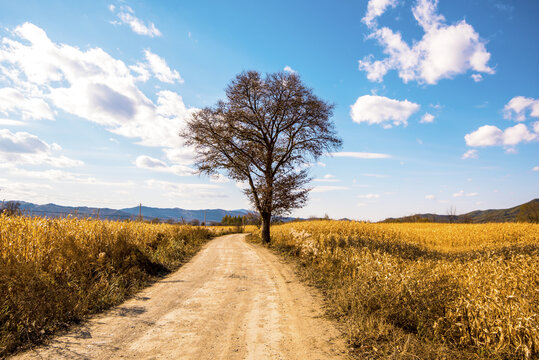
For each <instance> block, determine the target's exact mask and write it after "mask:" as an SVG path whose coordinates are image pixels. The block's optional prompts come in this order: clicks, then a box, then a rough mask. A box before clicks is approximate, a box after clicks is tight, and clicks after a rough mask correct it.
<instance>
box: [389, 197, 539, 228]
mask: <svg viewBox="0 0 539 360" xmlns="http://www.w3.org/2000/svg"><path fill="white" fill-rule="evenodd" d="M521 210H522V211H523V212H522V213H521ZM524 212H525V213H524ZM538 215H539V199H533V200H532V201H530V202H527V203H525V204H521V205H518V206H515V207H512V208H509V209H489V210H475V211H471V212H469V213H466V214H461V215H453V216H452V215H438V214H415V215H411V216H404V217H400V218H387V219H385V220H383V221H382V222H437V223H449V222H458V223H478V224H480V223H487V222H514V221H517V220H528V221H533V222H537V216H538ZM519 216H520V217H521V218H519ZM523 216H524V217H525V219H523V218H522V217H523Z"/></svg>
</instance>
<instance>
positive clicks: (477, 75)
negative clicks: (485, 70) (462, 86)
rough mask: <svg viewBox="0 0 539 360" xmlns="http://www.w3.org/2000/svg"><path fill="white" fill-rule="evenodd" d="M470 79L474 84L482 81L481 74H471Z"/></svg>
mask: <svg viewBox="0 0 539 360" xmlns="http://www.w3.org/2000/svg"><path fill="white" fill-rule="evenodd" d="M471 78H472V79H473V81H475V82H480V81H482V80H483V75H481V74H472V75H471Z"/></svg>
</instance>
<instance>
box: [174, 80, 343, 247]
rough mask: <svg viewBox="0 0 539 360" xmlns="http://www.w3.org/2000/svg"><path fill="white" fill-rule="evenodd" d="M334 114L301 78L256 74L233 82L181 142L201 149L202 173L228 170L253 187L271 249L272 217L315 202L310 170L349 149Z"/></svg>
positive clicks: (195, 116)
mask: <svg viewBox="0 0 539 360" xmlns="http://www.w3.org/2000/svg"><path fill="white" fill-rule="evenodd" d="M332 113H333V105H331V104H329V103H327V102H325V101H323V100H321V99H319V98H318V97H317V96H315V95H314V94H313V92H312V90H311V89H309V88H307V87H306V86H304V85H303V83H302V82H301V80H300V78H299V76H298V75H296V74H290V73H283V72H279V73H273V74H268V75H267V76H266V77H265V78H262V76H261V75H260V73H258V72H256V71H248V72H243V73H241V74H239V75H237V76H236V78H235V79H233V80H232V81H231V83H230V84H229V85H228V87H227V88H226V99H225V100H221V101H218V102H217V104H216V105H215V106H213V107H206V108H204V109H202V110H199V111H198V112H196V113H194V114H193V116H192V118H191V119H190V120H188V121H187V126H186V128H185V130H183V131H182V132H181V133H180V136H181V137H182V138H183V139H184V140H185V141H186V144H187V145H190V146H193V147H194V148H195V150H196V154H197V156H196V161H195V166H196V168H197V169H198V170H199V172H200V173H205V174H208V175H211V174H215V173H217V171H218V170H224V171H225V172H226V173H227V175H228V176H229V177H230V178H232V179H234V180H236V181H239V182H244V183H246V184H248V188H247V189H246V190H244V192H245V194H246V195H247V196H248V198H249V200H250V201H251V203H252V204H253V205H254V207H255V209H256V210H257V211H258V213H259V214H260V218H261V221H262V240H263V241H264V242H266V243H269V242H270V239H271V238H270V224H271V218H272V216H275V215H282V214H285V213H288V212H290V210H291V209H294V208H298V207H301V206H303V205H304V204H305V202H306V201H307V194H308V192H309V189H308V188H307V187H306V185H307V183H308V182H309V181H310V180H311V179H310V178H309V175H308V171H307V165H308V164H309V163H311V162H312V161H316V159H318V157H320V156H321V155H323V154H324V153H326V152H329V151H332V150H334V149H337V148H339V147H340V146H341V143H342V142H341V140H340V139H339V138H338V137H337V135H336V133H335V130H334V126H333V123H332V122H331V121H330V120H329V119H330V117H331V115H332Z"/></svg>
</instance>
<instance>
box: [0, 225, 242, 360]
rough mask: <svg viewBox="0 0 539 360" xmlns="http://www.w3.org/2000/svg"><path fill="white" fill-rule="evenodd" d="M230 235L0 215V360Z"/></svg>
mask: <svg viewBox="0 0 539 360" xmlns="http://www.w3.org/2000/svg"><path fill="white" fill-rule="evenodd" d="M230 230H232V228H223V227H221V228H213V229H212V228H203V227H192V226H188V225H184V226H179V225H167V224H156V225H154V224H146V223H139V222H113V221H99V220H91V219H88V220H81V219H75V218H69V219H54V220H49V219H43V218H28V217H6V216H4V215H0V358H2V357H3V356H5V355H6V354H7V353H9V352H11V351H13V350H14V349H16V348H17V347H20V346H21V345H24V344H29V343H31V342H35V341H39V340H40V339H42V338H44V337H46V336H48V335H50V334H51V333H53V332H55V331H57V330H59V329H62V328H64V327H65V326H66V325H67V324H69V323H72V322H76V321H80V320H81V319H83V318H85V317H86V316H87V315H89V314H91V313H95V312H97V311H100V310H103V309H106V308H108V307H110V306H112V305H116V304H118V303H120V302H121V301H123V300H124V299H126V298H127V297H128V296H130V295H132V294H134V293H135V292H136V291H137V290H139V289H140V288H142V287H143V286H144V285H146V284H147V283H148V282H149V281H151V280H152V278H155V277H154V276H155V275H160V274H164V273H166V272H169V271H170V270H172V269H175V268H177V267H178V266H179V265H180V264H181V263H182V262H184V261H185V260H186V259H187V258H188V257H189V256H190V255H192V254H194V253H195V252H196V251H197V250H198V249H199V248H200V246H201V245H202V244H203V243H204V242H205V241H207V240H208V239H210V237H212V236H216V235H221V234H224V233H226V232H229V231H230Z"/></svg>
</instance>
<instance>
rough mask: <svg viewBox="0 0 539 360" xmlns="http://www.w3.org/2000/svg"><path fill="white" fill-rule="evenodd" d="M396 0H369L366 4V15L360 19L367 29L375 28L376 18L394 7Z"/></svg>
mask: <svg viewBox="0 0 539 360" xmlns="http://www.w3.org/2000/svg"><path fill="white" fill-rule="evenodd" d="M396 5H397V0H369V3H368V4H367V13H366V14H365V17H364V18H363V19H361V21H363V22H364V23H365V24H366V25H367V26H368V27H370V28H372V27H374V26H376V18H377V17H379V16H380V15H382V14H383V13H384V12H385V11H386V10H387V8H388V7H390V6H391V7H395V6H396Z"/></svg>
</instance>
